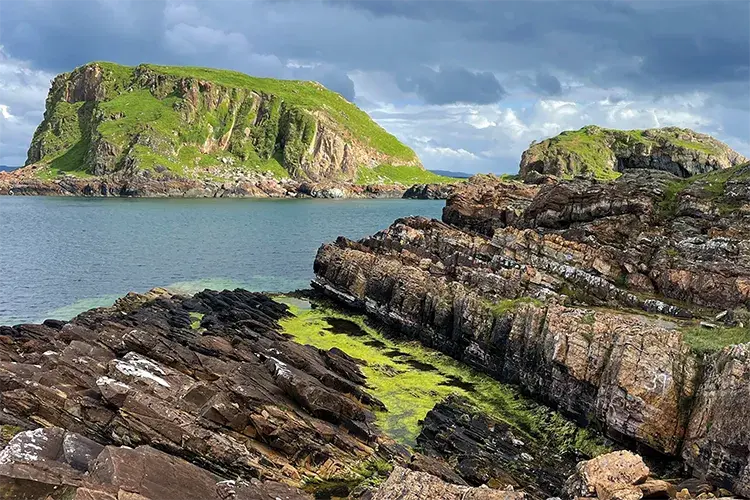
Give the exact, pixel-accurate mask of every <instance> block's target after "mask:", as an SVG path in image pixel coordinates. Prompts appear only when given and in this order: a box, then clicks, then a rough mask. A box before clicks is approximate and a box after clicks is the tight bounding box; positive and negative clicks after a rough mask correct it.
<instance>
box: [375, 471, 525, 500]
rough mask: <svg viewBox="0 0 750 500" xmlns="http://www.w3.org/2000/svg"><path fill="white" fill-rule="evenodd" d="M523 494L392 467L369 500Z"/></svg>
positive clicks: (490, 498)
mask: <svg viewBox="0 0 750 500" xmlns="http://www.w3.org/2000/svg"><path fill="white" fill-rule="evenodd" d="M523 498H526V495H525V494H524V493H520V492H515V491H512V490H493V489H490V488H487V487H486V486H485V487H481V488H471V487H468V486H460V485H456V484H450V483H446V482H445V481H443V480H441V479H438V478H437V477H435V476H432V475H430V474H427V473H425V472H415V471H411V470H409V469H405V468H403V467H395V468H394V469H393V472H391V475H390V476H389V477H388V479H387V480H386V481H385V482H384V483H383V484H382V485H381V486H380V488H378V490H377V492H376V493H375V495H374V496H373V497H372V500H521V499H523Z"/></svg>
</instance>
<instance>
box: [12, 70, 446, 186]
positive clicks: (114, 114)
mask: <svg viewBox="0 0 750 500" xmlns="http://www.w3.org/2000/svg"><path fill="white" fill-rule="evenodd" d="M373 179H377V180H373ZM404 179H409V180H410V181H409V182H408V184H409V185H410V184H413V183H417V182H446V181H448V179H447V178H444V177H441V176H439V175H436V174H433V173H431V172H429V171H427V170H424V168H423V167H422V165H421V163H420V161H419V159H418V158H417V156H416V155H415V153H414V152H413V151H412V150H411V149H410V148H409V147H407V146H405V145H404V144H402V143H401V142H400V141H399V140H398V139H396V138H395V137H394V136H392V135H391V134H389V133H388V132H386V131H385V130H384V129H383V128H381V127H380V126H379V125H378V124H377V123H375V122H374V121H373V120H372V119H371V118H370V117H369V116H368V115H367V114H366V113H365V112H364V111H362V110H360V109H359V108H357V107H356V106H355V105H354V104H352V103H350V102H348V101H347V100H346V99H344V98H343V97H342V96H340V95H339V94H337V93H335V92H332V91H330V90H328V89H326V88H325V87H323V86H322V85H320V84H319V83H317V82H304V81H281V80H273V79H266V78H254V77H250V76H248V75H244V74H241V73H237V72H233V71H224V70H213V69H205V68H182V67H175V66H155V65H149V64H141V65H139V66H137V67H127V66H120V65H117V64H112V63H90V64H86V65H84V66H81V67H80V68H77V69H75V70H74V71H72V72H70V73H64V74H61V75H58V76H57V77H56V78H55V79H54V80H53V82H52V86H51V88H50V91H49V95H48V97H47V102H46V110H45V114H44V120H43V121H42V123H41V124H40V125H39V127H38V128H37V130H36V132H35V133H34V137H33V139H32V141H31V145H30V147H29V151H28V157H27V160H26V165H25V166H24V167H23V168H21V169H18V170H17V171H15V172H13V175H12V176H5V177H4V179H0V193H2V192H7V191H10V190H12V191H13V192H14V193H16V194H31V193H34V194H72V195H82V194H83V195H120V196H131V195H136V196H221V195H222V194H223V193H226V195H228V196H230V195H233V196H258V195H260V196H264V195H269V196H275V195H278V194H279V193H281V194H282V195H283V193H285V192H288V191H295V192H296V191H297V189H296V188H293V187H290V184H294V185H296V186H299V184H301V183H304V182H310V183H314V184H315V183H323V184H326V183H328V184H339V185H341V186H344V188H343V190H344V193H345V194H346V193H347V191H351V192H352V194H353V195H356V194H357V193H356V191H357V190H359V191H363V190H364V186H359V185H365V184H391V185H394V186H391V190H400V191H401V194H403V193H404V191H406V189H407V188H408V185H403V184H405V181H404ZM368 180H369V181H370V182H368ZM396 184H400V185H399V186H395V185H396ZM347 185H351V186H349V187H350V188H351V189H348V188H346V186H347ZM354 186H356V187H354ZM381 191H382V190H381ZM300 192H301V191H300ZM133 193H135V194H133ZM414 196H415V197H416V193H415V195H414Z"/></svg>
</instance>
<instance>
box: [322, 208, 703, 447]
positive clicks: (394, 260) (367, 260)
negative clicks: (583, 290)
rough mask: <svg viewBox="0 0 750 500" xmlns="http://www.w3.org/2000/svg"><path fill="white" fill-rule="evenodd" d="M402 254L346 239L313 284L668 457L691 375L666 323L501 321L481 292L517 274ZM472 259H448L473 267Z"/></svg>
mask: <svg viewBox="0 0 750 500" xmlns="http://www.w3.org/2000/svg"><path fill="white" fill-rule="evenodd" d="M419 222H422V221H419ZM425 222H426V221H425ZM410 229H414V228H410ZM384 236H385V235H384ZM386 237H387V236H386ZM396 241H398V240H396ZM392 243H393V241H392V240H389V239H388V240H386V241H384V242H383V243H382V244H383V245H388V244H392ZM442 243H445V244H446V246H445V248H446V250H447V248H448V247H447V242H441V244H442ZM345 245H351V246H352V247H353V248H347V247H346V246H345ZM404 254H406V256H405V259H410V262H409V261H407V262H406V263H404V262H403V261H402V260H401V258H400V253H397V252H394V253H392V254H386V255H382V254H376V253H374V252H372V251H371V250H369V249H367V248H365V249H359V248H356V245H355V244H351V243H348V242H339V244H338V245H324V246H323V247H322V248H321V250H320V251H319V252H318V256H317V258H316V274H317V276H318V278H317V279H318V284H319V286H322V287H323V288H324V289H325V290H326V291H328V292H329V293H330V294H332V295H333V296H334V297H337V298H339V299H340V300H344V301H347V302H348V303H350V304H351V305H354V306H359V307H362V308H364V309H365V310H366V311H367V312H368V313H370V314H373V315H375V316H376V317H378V318H379V319H380V320H381V321H383V322H384V323H386V324H388V325H392V326H393V327H394V330H398V331H401V332H404V334H406V335H409V336H411V337H414V338H417V339H419V340H420V341H422V342H423V343H424V344H425V345H427V346H430V347H433V348H435V349H438V350H441V351H443V352H445V353H446V354H449V355H450V356H453V357H454V358H456V359H459V360H461V361H464V362H466V363H468V364H470V365H472V366H474V367H476V368H478V369H480V370H482V371H484V372H486V373H488V374H490V375H492V376H494V377H496V378H498V379H499V380H501V381H505V382H510V383H517V384H519V385H520V386H521V387H522V388H523V389H525V390H526V391H527V392H529V393H530V394H531V395H533V396H536V397H538V398H539V399H541V400H542V401H545V402H549V403H552V404H553V405H554V406H556V407H558V408H560V409H561V410H563V411H564V412H566V413H567V414H569V415H572V416H573V417H574V418H575V419H576V420H578V421H579V423H581V424H587V423H591V422H597V423H598V424H600V425H602V426H603V427H604V428H605V429H606V431H607V432H608V433H609V434H610V435H613V436H616V437H627V438H631V439H637V440H639V441H642V442H645V443H648V444H649V445H650V446H652V447H653V448H655V449H658V450H660V451H662V452H665V453H672V454H674V453H677V451H678V446H679V444H680V440H681V437H682V434H683V433H684V427H685V425H686V423H687V422H686V418H687V416H686V415H684V414H683V413H682V412H681V406H682V405H684V404H685V403H686V402H687V401H689V399H690V398H691V397H692V394H693V391H694V386H693V380H694V378H695V376H696V369H695V360H694V359H693V358H692V357H691V356H690V355H689V352H688V348H687V346H685V345H684V344H683V343H682V341H681V339H680V334H679V332H677V331H676V330H675V327H674V325H672V324H669V323H668V322H663V321H654V320H651V319H649V318H646V317H641V316H637V315H633V314H629V315H628V314H618V313H614V312H602V311H593V310H587V309H581V308H569V307H565V306H561V305H549V306H546V307H540V306H537V305H534V304H520V305H519V306H518V308H517V309H516V310H514V311H509V312H508V313H507V314H503V315H498V314H496V313H495V312H494V311H493V309H492V307H491V303H488V300H487V299H485V298H484V296H483V294H482V293H481V288H479V287H483V288H484V290H486V291H487V292H485V293H486V294H487V295H489V293H490V292H491V291H497V292H502V291H504V290H509V291H510V290H512V289H513V288H517V287H518V286H519V285H520V286H522V278H521V274H522V273H523V272H525V271H523V270H514V272H509V273H507V275H506V276H494V275H492V274H491V273H487V272H486V271H485V272H481V271H473V270H472V269H471V268H464V267H462V266H459V267H457V268H456V269H455V270H451V269H450V268H449V267H448V266H445V265H444V264H442V263H438V262H435V261H432V260H430V259H428V258H425V257H424V256H417V255H413V254H412V255H408V253H406V252H404ZM469 255H470V254H467V255H466V256H459V255H454V259H460V258H466V259H467V260H468V261H471V260H472V257H470V256H469ZM475 255H476V254H475ZM420 257H421V259H420ZM473 258H474V259H476V256H475V257H473ZM431 268H434V269H435V273H434V274H433V273H432V272H431V271H432V269H431ZM453 273H455V274H453ZM498 274H499V273H498ZM454 276H455V277H457V278H458V279H456V278H454ZM461 280H466V281H465V282H461ZM474 283H477V286H476V287H475V286H473V284H474ZM509 293H510V292H509Z"/></svg>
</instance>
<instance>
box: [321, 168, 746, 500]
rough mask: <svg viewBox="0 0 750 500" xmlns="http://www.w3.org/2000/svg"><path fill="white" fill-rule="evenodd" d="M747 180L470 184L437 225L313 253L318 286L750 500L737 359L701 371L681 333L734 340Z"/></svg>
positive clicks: (716, 361) (727, 175) (742, 288)
mask: <svg viewBox="0 0 750 500" xmlns="http://www.w3.org/2000/svg"><path fill="white" fill-rule="evenodd" d="M749 168H750V166H738V167H734V168H730V169H727V170H721V171H717V172H714V173H711V174H708V175H706V176H701V177H698V178H694V179H687V180H680V179H679V178H677V177H675V176H672V175H671V174H669V173H666V172H659V171H649V170H642V171H640V170H639V171H631V172H626V173H625V174H624V175H622V176H621V177H620V178H619V179H617V180H615V181H613V182H608V183H602V182H597V181H592V180H586V179H577V180H575V181H572V182H558V183H552V184H543V185H541V186H540V185H533V186H524V185H520V184H517V183H507V182H503V181H500V180H497V179H494V180H493V179H488V180H487V181H486V183H485V184H484V185H482V184H481V183H480V184H479V185H477V184H475V183H467V184H466V186H464V187H463V188H461V189H460V190H459V191H458V192H456V193H455V194H454V195H453V196H452V197H451V198H450V199H449V201H448V204H447V206H446V209H445V210H444V221H445V222H448V224H446V223H445V222H438V221H431V220H427V219H424V218H417V217H412V218H405V219H399V220H397V221H396V222H395V223H394V224H393V225H392V226H391V227H389V228H388V229H386V230H384V231H382V232H380V233H377V234H376V235H373V236H371V237H367V238H364V239H362V240H360V241H358V242H353V241H349V240H346V239H343V238H340V239H339V240H337V241H336V242H335V243H334V244H327V245H323V246H322V247H321V248H320V250H319V252H318V255H317V258H316V262H315V272H316V275H317V278H316V283H317V285H318V286H319V287H320V288H321V289H323V290H325V291H326V292H327V293H329V294H330V295H331V296H333V297H335V298H336V299H337V300H341V301H343V302H346V303H348V304H350V305H353V306H354V307H358V308H360V309H362V310H365V311H367V312H368V313H369V314H370V315H372V316H374V317H377V318H378V319H379V320H381V321H382V322H384V323H386V324H388V325H391V326H392V327H393V331H394V332H395V333H397V334H400V335H404V336H408V337H411V338H416V339H419V340H421V341H422V342H423V343H424V344H426V345H428V346H431V347H434V348H436V349H439V350H441V351H443V352H445V353H447V354H449V355H451V356H453V357H455V358H456V359H460V360H462V361H465V362H467V363H469V364H471V365H472V366H475V367H477V368H479V369H481V370H482V371H485V372H487V373H489V374H491V375H493V376H494V377H496V378H498V379H499V380H502V381H507V382H512V383H517V384H519V385H520V386H521V387H522V388H523V389H524V390H525V391H526V392H528V393H530V394H531V395H533V396H535V397H537V398H538V399H540V400H542V401H544V402H547V403H549V404H550V405H552V406H554V407H556V408H559V409H561V410H563V411H564V412H565V413H567V414H568V415H571V416H573V417H574V418H575V419H576V420H577V421H578V422H580V423H582V424H587V423H596V425H597V426H598V427H599V428H602V429H604V430H605V432H606V433H607V434H608V435H609V436H611V437H613V438H615V439H617V440H618V441H620V442H621V443H624V444H632V443H634V442H637V443H640V444H641V445H645V446H647V447H649V448H651V449H653V450H656V451H658V452H660V453H664V454H667V455H672V456H678V455H681V456H683V457H684V458H685V461H686V464H687V465H688V467H690V468H692V470H693V473H694V474H696V475H697V476H701V477H703V476H705V477H708V478H711V480H712V481H714V482H715V483H718V484H721V485H724V486H726V487H731V488H734V489H735V490H736V491H745V490H744V488H747V484H750V483H748V476H747V472H746V468H747V467H748V455H749V454H750V453H749V452H748V446H749V445H750V438H748V433H747V432H746V429H745V426H744V425H743V424H742V422H739V423H736V421H737V420H738V418H737V416H736V415H735V414H736V411H739V410H736V408H744V407H746V405H747V398H746V395H747V391H745V390H744V389H739V388H740V387H744V386H742V384H743V383H745V382H739V380H745V379H744V378H743V377H744V375H737V374H742V373H745V372H746V371H747V370H746V366H747V362H746V361H744V358H743V356H742V355H739V354H738V353H740V352H744V351H742V348H734V349H729V351H727V352H724V353H723V354H722V355H718V356H715V357H708V358H706V359H702V355H701V356H699V355H696V354H695V353H694V352H693V350H692V349H691V345H689V344H688V343H687V342H686V340H685V339H686V333H685V332H686V331H687V330H689V329H695V328H697V329H699V330H700V329H701V328H703V332H702V333H700V335H708V336H709V338H710V328H711V327H715V328H719V329H722V328H728V327H730V326H731V327H735V328H740V331H742V330H741V329H742V328H744V323H743V320H744V313H743V310H744V309H745V308H747V307H748V306H749V305H750V295H748V290H749V289H748V286H747V282H748V279H750V267H748V265H749V263H750V247H749V246H748V241H750V239H749V238H748V235H750V217H748V214H750V204H749V203H748V199H747V197H746V196H745V195H744V194H742V193H745V192H747V191H748V189H749V188H750V170H748V169H749ZM593 306H596V308H593ZM725 310H728V311H727V312H722V311H725ZM700 322H703V323H704V324H706V325H707V326H706V327H700V326H698V325H699V323H700ZM714 323H716V324H714ZM720 331H722V330H717V335H718V333H720ZM718 348H720V346H719V347H717V349H718ZM730 351H731V352H730ZM729 360H731V361H729ZM730 374H731V375H730ZM733 380H737V382H732V381H733ZM724 405H732V408H734V409H735V410H732V411H730V408H729V406H724ZM724 410H726V412H725V411H724ZM719 415H721V416H719ZM733 415H734V417H733ZM696 419H697V420H696ZM718 420H720V421H721V424H719V425H718V427H716V428H715V429H714V426H715V425H717V421H718ZM709 421H710V422H712V425H710V426H709V425H708V422H709ZM688 429H693V430H691V431H688ZM730 443H733V444H730ZM738 443H739V444H738ZM691 450H692V451H691Z"/></svg>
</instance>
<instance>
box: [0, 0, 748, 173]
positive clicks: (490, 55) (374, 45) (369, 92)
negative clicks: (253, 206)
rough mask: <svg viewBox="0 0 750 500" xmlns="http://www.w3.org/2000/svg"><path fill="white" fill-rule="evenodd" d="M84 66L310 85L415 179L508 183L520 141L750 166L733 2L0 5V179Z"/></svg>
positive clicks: (362, 0) (738, 3)
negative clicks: (349, 111)
mask: <svg viewBox="0 0 750 500" xmlns="http://www.w3.org/2000/svg"><path fill="white" fill-rule="evenodd" d="M94 60H106V61H113V62H117V63H121V64H127V65H136V64H139V63H143V62H149V63H156V64H180V65H193V66H210V67H218V68H227V69H233V70H238V71H242V72H245V73H248V74H252V75H256V76H268V77H275V78H294V79H305V80H317V81H319V82H321V83H323V84H324V85H326V86H327V87H329V88H331V89H333V90H335V91H337V92H339V93H341V94H342V95H343V96H344V97H346V98H347V99H350V100H352V101H354V102H355V103H356V104H358V105H359V106H360V107H362V108H363V109H364V110H365V111H367V112H368V113H370V115H371V116H372V117H373V118H374V119H375V120H376V121H377V122H378V123H380V124H381V125H382V126H383V127H384V128H385V129H386V130H388V131H389V132H391V133H393V134H394V135H396V136H397V137H398V138H399V139H401V140H402V141H404V142H405V143H407V144H408V145H410V146H411V147H412V148H414V149H415V151H416V152H417V153H418V154H419V156H420V158H421V159H422V162H423V163H424V165H425V166H426V167H427V168H431V169H448V170H457V171H464V172H497V173H503V172H509V173H515V172H517V170H518V162H519V159H520V155H521V153H522V152H523V151H524V149H526V148H527V147H528V146H529V144H530V143H531V142H532V141H534V140H541V139H543V138H546V137H550V136H553V135H556V134H557V133H559V132H561V131H563V130H570V129H578V128H580V127H582V126H584V125H588V124H596V125H600V126H604V127H612V128H621V129H633V128H651V127H664V126H680V127H687V128H692V129H695V130H698V131H701V132H705V133H708V134H711V135H714V136H715V137H717V138H719V139H720V140H722V141H724V142H726V143H727V144H729V145H730V146H731V147H733V148H735V149H736V150H737V151H739V152H740V153H742V154H744V155H746V156H749V157H750V2H747V1H743V0H732V1H727V2H722V1H719V0H705V1H699V0H691V1H682V0H666V1H658V0H612V1H607V0H588V1H582V2H577V1H573V0H564V1H550V0H546V1H542V0H539V1H535V0H525V1H500V0H494V1H493V0H475V1H452V2H443V1H439V0H416V1H401V0H379V1H367V0H349V1H347V0H320V1H318V0H296V1H295V0H257V1H242V2H240V1H221V0H219V1H217V0H214V1H207V0H199V1H192V0H121V1H114V0H90V1H89V0H74V1H72V2H71V1H65V0H23V1H22V0H0V165H2V164H6V165H20V164H23V162H24V161H25V158H26V150H27V148H28V145H29V142H30V139H31V136H32V134H33V132H34V129H35V128H36V126H37V124H38V123H39V122H40V121H41V119H42V116H43V113H44V102H45V98H46V94H47V90H48V89H49V84H50V80H51V79H52V78H53V77H54V75H55V74H57V73H61V72H66V71H70V70H72V69H73V68H75V67H76V66H80V65H81V64H85V63H87V62H90V61H94Z"/></svg>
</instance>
